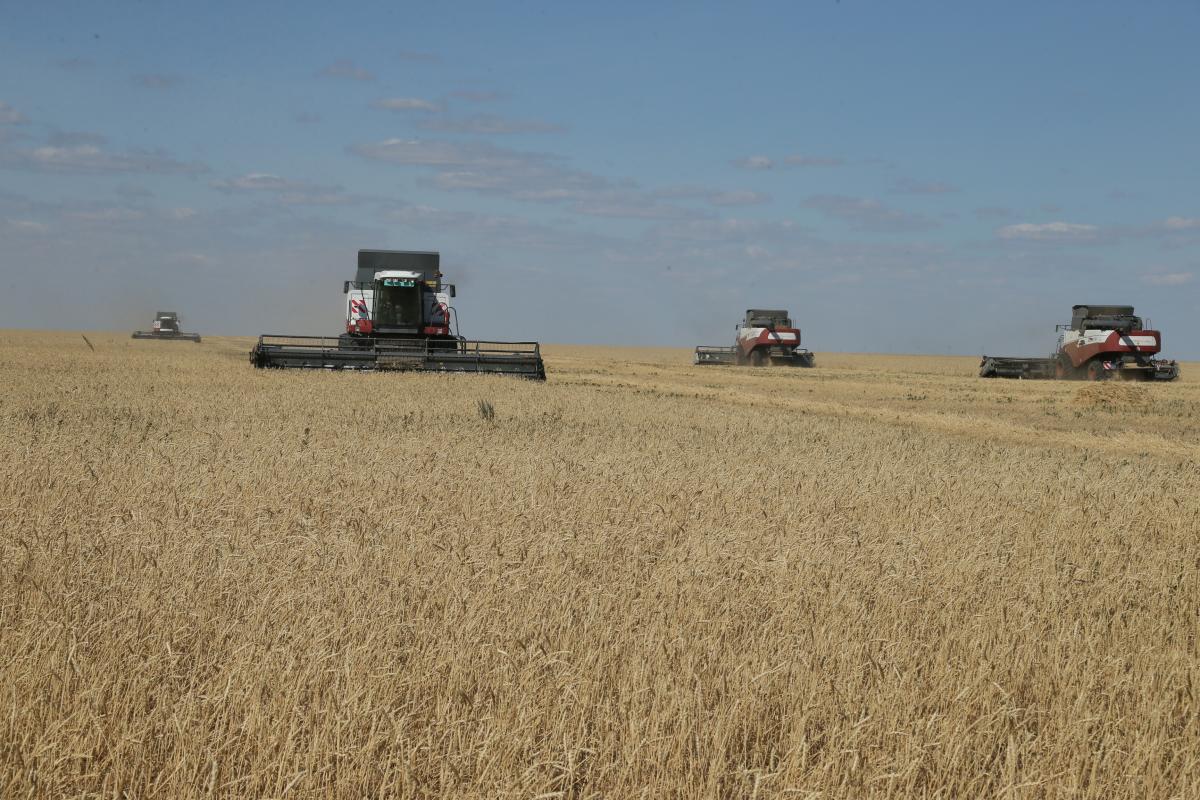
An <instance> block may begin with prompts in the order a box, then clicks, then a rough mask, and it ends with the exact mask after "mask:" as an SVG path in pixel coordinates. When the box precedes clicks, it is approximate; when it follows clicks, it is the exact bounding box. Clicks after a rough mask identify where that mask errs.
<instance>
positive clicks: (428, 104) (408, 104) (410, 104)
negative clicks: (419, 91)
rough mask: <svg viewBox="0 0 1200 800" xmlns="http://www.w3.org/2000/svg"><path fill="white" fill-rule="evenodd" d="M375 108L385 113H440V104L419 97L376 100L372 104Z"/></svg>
mask: <svg viewBox="0 0 1200 800" xmlns="http://www.w3.org/2000/svg"><path fill="white" fill-rule="evenodd" d="M373 105H374V106H375V108H382V109H384V110H386V111H441V110H442V104H441V103H435V102H434V101H432V100H423V99H421V98H420V97H384V98H382V99H380V100H376V101H375V102H374V104H373Z"/></svg>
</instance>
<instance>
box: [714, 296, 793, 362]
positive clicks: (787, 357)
mask: <svg viewBox="0 0 1200 800" xmlns="http://www.w3.org/2000/svg"><path fill="white" fill-rule="evenodd" d="M735 330H736V331H737V335H736V338H735V339H734V343H733V347H713V346H710V345H701V346H699V347H697V348H696V357H695V359H693V361H692V363H693V364H737V365H739V366H740V365H743V364H749V365H751V366H754V367H764V366H767V365H768V364H770V365H771V366H776V367H779V366H789V367H812V366H816V359H815V358H814V357H813V354H812V353H810V352H809V351H808V350H805V349H804V348H803V347H801V346H800V329H799V328H794V327H792V320H791V318H790V317H788V312H787V311H785V310H782V309H766V308H751V309H748V310H747V311H746V316H745V318H744V319H743V320H742V322H741V324H739V325H738V326H737V327H736V328H735Z"/></svg>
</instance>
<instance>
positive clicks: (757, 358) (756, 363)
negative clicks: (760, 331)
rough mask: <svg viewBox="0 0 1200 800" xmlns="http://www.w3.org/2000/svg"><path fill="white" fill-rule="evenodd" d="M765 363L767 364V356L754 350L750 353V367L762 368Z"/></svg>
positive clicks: (760, 351)
mask: <svg viewBox="0 0 1200 800" xmlns="http://www.w3.org/2000/svg"><path fill="white" fill-rule="evenodd" d="M766 363H767V354H766V353H764V352H763V351H762V350H755V351H754V352H752V353H751V354H750V366H752V367H762V366H766Z"/></svg>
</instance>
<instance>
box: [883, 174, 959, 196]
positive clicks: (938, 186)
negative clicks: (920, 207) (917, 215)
mask: <svg viewBox="0 0 1200 800" xmlns="http://www.w3.org/2000/svg"><path fill="white" fill-rule="evenodd" d="M892 191H894V192H897V193H899V194H950V193H952V192H957V191H958V187H957V186H951V185H950V184H948V183H942V182H940V181H930V182H923V181H915V180H913V179H912V178H901V179H900V180H898V181H896V185H895V186H894V187H893V188H892Z"/></svg>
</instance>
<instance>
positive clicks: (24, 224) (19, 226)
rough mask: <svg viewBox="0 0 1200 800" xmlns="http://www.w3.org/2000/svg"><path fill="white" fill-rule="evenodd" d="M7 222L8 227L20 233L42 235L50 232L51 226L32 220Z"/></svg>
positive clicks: (11, 220)
mask: <svg viewBox="0 0 1200 800" xmlns="http://www.w3.org/2000/svg"><path fill="white" fill-rule="evenodd" d="M5 222H6V223H8V227H10V228H12V229H13V230H15V231H17V232H18V233H34V234H41V233H46V232H47V231H49V230H50V226H49V225H47V224H45V223H44V222H34V221H33V220H31V219H10V220H5Z"/></svg>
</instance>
